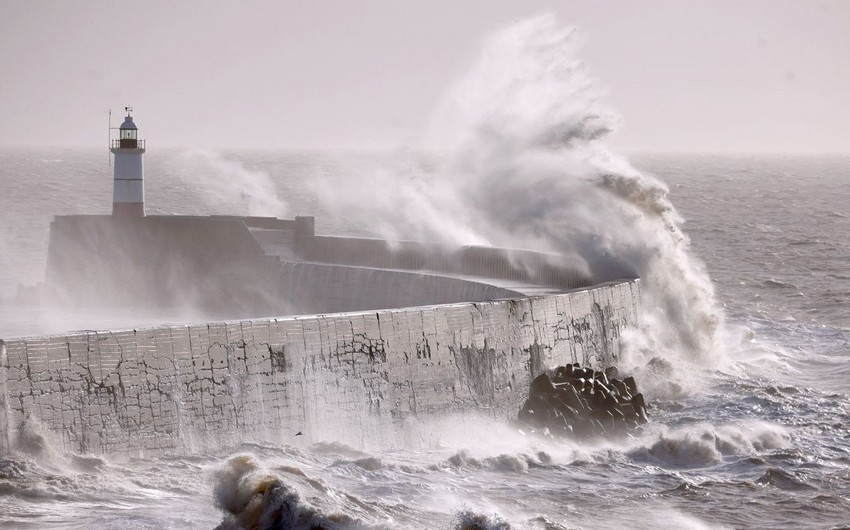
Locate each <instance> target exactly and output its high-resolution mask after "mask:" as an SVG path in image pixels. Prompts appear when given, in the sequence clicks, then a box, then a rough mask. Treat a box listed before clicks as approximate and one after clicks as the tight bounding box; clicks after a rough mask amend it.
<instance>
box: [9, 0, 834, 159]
mask: <svg viewBox="0 0 850 530" xmlns="http://www.w3.org/2000/svg"><path fill="white" fill-rule="evenodd" d="M549 12H551V13H554V14H555V15H556V16H557V18H558V20H559V21H561V22H562V23H563V24H564V25H575V26H578V27H579V28H580V29H581V30H582V31H583V33H584V34H585V36H586V39H585V44H584V47H583V49H582V52H581V54H580V55H581V56H582V57H583V58H584V59H585V60H586V61H587V64H588V66H589V69H590V72H591V73H592V74H593V75H594V76H595V77H596V78H598V79H599V80H600V82H601V85H602V86H603V87H605V88H606V90H607V91H608V96H607V98H606V101H607V102H608V104H609V105H610V106H611V107H613V108H615V109H616V110H617V111H619V113H620V114H621V115H622V116H623V120H624V124H623V126H622V127H621V129H620V130H619V131H618V132H616V133H615V134H614V135H613V136H612V137H611V138H610V143H611V144H612V145H613V146H614V147H615V148H618V149H623V150H637V151H640V150H651V151H833V152H835V151H839V152H850V1H795V2H789V1H781V0H769V1H742V0H735V1H729V2H725V1H724V2H721V1H696V0H694V1H680V0H677V1H670V2H658V1H652V2H648V1H642V2H637V1H622V2H599V1H594V2H589V1H577V2H568V1H550V2H546V1H519V0H515V1H506V0H480V1H466V0H465V1H460V2H459V1H450V2H449V1H435V0H429V1H420V2H406V1H399V0H386V1H365V0H363V1H354V0H343V1H317V2H305V1H303V0H301V1H298V2H295V1H268V2H257V1H246V2H213V1H204V2H185V1H180V2H174V1H171V0H169V1H150V0H145V1H140V2H116V1H114V0H109V1H98V2H95V1H74V2H70V1H56V2H46V1H22V0H0V144H2V145H92V146H97V145H103V144H105V142H106V137H107V131H106V123H107V109H109V108H110V107H111V108H112V109H113V113H114V114H116V116H114V117H113V118H114V119H113V121H114V123H115V124H117V123H118V121H119V117H120V109H121V108H122V107H123V106H124V105H127V104H132V105H133V106H134V107H135V109H136V112H135V115H136V119H137V123H138V124H139V127H140V132H141V135H140V136H141V137H143V138H146V139H147V141H148V143H149V145H148V148H149V150H150V148H151V147H153V146H154V145H163V146H166V145H167V146H183V147H225V146H232V147H262V148H304V147H306V148H321V147H339V148H360V147H366V148H373V147H377V148H386V147H390V148H392V147H397V146H401V145H415V144H416V143H417V141H418V140H419V139H420V137H421V135H422V133H423V131H424V128H425V126H426V125H427V123H428V120H429V116H431V113H432V111H433V109H434V106H435V104H436V102H437V101H438V99H439V98H440V97H441V95H442V94H443V93H444V92H445V90H446V89H447V87H448V86H449V84H450V83H451V82H452V81H453V80H454V79H456V78H458V77H459V76H460V75H462V74H463V73H464V72H465V71H466V70H467V69H468V68H469V66H470V65H471V64H473V63H474V61H475V60H476V54H477V52H478V51H479V46H480V43H481V42H482V39H483V38H484V37H485V36H486V35H488V34H489V33H491V32H493V31H494V30H497V29H499V28H502V27H504V26H506V25H508V24H510V23H511V22H514V21H517V20H521V19H523V18H526V17H528V16H534V15H539V14H542V13H549Z"/></svg>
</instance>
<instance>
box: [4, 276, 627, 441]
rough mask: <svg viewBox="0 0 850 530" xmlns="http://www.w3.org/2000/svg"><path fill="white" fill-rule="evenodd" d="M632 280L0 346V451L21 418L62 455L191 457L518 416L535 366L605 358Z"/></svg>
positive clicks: (613, 354)
mask: <svg viewBox="0 0 850 530" xmlns="http://www.w3.org/2000/svg"><path fill="white" fill-rule="evenodd" d="M639 303H640V292H639V282H638V281H624V282H617V283H611V284H605V285H600V286H596V287H594V288H590V289H587V290H581V291H573V292H569V293H564V294H558V295H550V296H543V297H536V298H521V299H511V300H495V301H489V302H476V303H460V304H451V305H441V306H428V307H412V308H405V309H386V310H378V311H370V312H358V313H346V314H331V315H317V316H303V317H286V318H278V319H273V318H270V319H261V320H245V321H236V322H224V323H210V324H205V325H190V326H172V327H162V328H153V329H139V330H126V331H98V332H84V333H75V334H71V335H60V336H47V337H37V338H26V339H20V340H13V341H8V342H6V343H5V345H3V344H2V343H0V353H2V355H0V361H2V363H0V448H3V447H8V445H9V443H10V440H12V439H14V434H15V431H16V429H17V428H19V426H20V425H21V424H22V422H23V421H25V419H26V418H33V419H35V420H37V421H38V422H39V423H40V424H41V425H43V426H45V427H46V428H47V429H49V430H51V431H52V432H53V433H54V434H55V437H56V438H57V439H58V440H59V442H60V443H61V444H62V446H63V449H65V450H70V451H75V452H82V453H106V454H115V455H127V456H131V455H137V454H142V453H148V454H149V453H151V452H197V451H203V450H206V449H212V448H214V447H215V446H217V445H219V444H221V443H232V442H238V441H243V440H250V441H254V442H262V441H275V442H278V443H280V442H281V441H286V440H288V439H290V438H291V437H292V436H294V433H296V432H298V431H303V432H304V434H305V436H304V438H305V439H306V440H307V441H319V440H328V439H334V438H337V437H338V436H339V435H340V433H343V432H347V433H358V435H359V436H361V437H362V439H363V440H376V441H380V440H382V439H384V438H385V437H387V436H389V435H388V434H387V431H388V429H387V427H388V426H389V427H392V426H393V425H397V424H398V423H399V422H404V421H406V420H407V419H408V418H410V417H412V416H415V417H417V418H427V417H429V416H434V415H444V414H453V413H464V412H466V411H469V410H470V409H474V410H476V411H478V412H483V413H484V414H487V415H490V416H491V417H493V418H495V419H499V420H504V419H507V418H508V417H509V416H511V415H513V414H515V413H516V411H517V410H519V407H520V406H521V404H522V402H523V400H524V399H525V398H526V394H527V391H528V385H529V382H530V381H531V379H532V378H533V377H534V376H536V375H538V374H539V373H540V371H541V370H543V369H544V368H548V367H554V366H556V365H563V364H565V363H572V362H578V363H580V364H582V365H585V366H595V367H601V366H605V365H610V364H614V363H616V361H617V357H618V355H619V337H620V332H621V330H622V329H623V327H625V326H628V325H631V324H634V322H635V321H636V317H637V311H638V309H639Z"/></svg>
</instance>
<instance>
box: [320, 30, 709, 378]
mask: <svg viewBox="0 0 850 530" xmlns="http://www.w3.org/2000/svg"><path fill="white" fill-rule="evenodd" d="M577 40H578V36H577V32H576V31H575V30H573V29H569V28H564V27H562V26H561V25H559V24H558V22H557V21H556V20H555V19H554V18H553V17H550V16H545V17H540V18H534V19H531V20H527V21H525V22H522V23H520V24H517V25H515V26H512V27H509V28H507V29H504V30H502V31H500V32H499V33H497V34H495V35H494V36H492V37H490V38H489V39H487V41H486V42H485V43H484V48H483V50H482V52H481V56H480V58H479V62H478V64H476V65H474V66H473V67H472V69H471V71H470V73H469V74H467V75H466V76H465V77H464V78H463V79H461V80H460V81H458V82H457V83H456V84H455V86H453V87H452V88H451V89H450V90H449V91H448V93H447V95H446V96H445V98H444V99H443V102H442V104H441V106H440V108H439V109H438V110H437V111H436V112H435V117H434V120H433V124H432V128H431V132H430V138H431V140H430V144H431V146H432V147H435V148H436V149H437V155H436V158H435V159H432V160H431V161H430V163H429V164H427V165H423V164H422V163H418V161H417V159H416V158H413V157H405V156H404V153H400V154H399V156H398V158H397V159H396V165H395V167H394V168H393V170H392V172H389V170H386V171H384V172H380V173H378V175H377V176H373V175H362V176H361V178H357V179H351V180H350V181H348V184H347V185H346V183H345V182H340V181H339V180H333V181H332V182H328V181H324V182H321V183H320V184H319V185H318V186H319V188H318V189H319V191H320V192H321V193H320V194H319V195H318V196H319V197H320V198H321V200H322V201H323V203H324V204H325V205H326V207H327V208H328V209H330V210H334V211H343V212H345V213H346V215H348V216H351V217H353V220H354V221H355V222H357V223H358V224H361V225H364V226H368V227H370V228H371V229H372V230H374V231H376V232H378V233H380V234H382V235H384V236H385V237H388V238H405V237H406V238H424V239H429V240H438V241H444V242H445V244H446V245H456V244H482V243H488V244H492V245H494V246H500V247H507V248H532V249H534V250H541V251H551V252H558V253H561V254H564V255H567V256H573V258H574V261H575V263H576V264H577V265H578V266H579V267H580V268H582V269H583V270H584V272H586V273H588V274H589V275H591V276H592V277H594V278H595V279H596V280H598V281H605V280H610V279H615V278H624V277H632V276H635V275H637V276H640V277H641V278H642V280H643V289H644V299H643V304H644V313H643V315H642V323H641V327H640V330H639V333H635V334H634V335H633V336H631V337H630V338H629V352H630V354H631V357H630V358H629V359H628V361H627V363H628V364H631V365H633V366H638V365H640V364H642V363H645V362H646V361H648V360H650V359H651V358H653V357H662V358H664V359H666V360H668V361H671V362H675V361H685V362H689V363H690V362H697V363H700V364H703V365H713V364H715V361H717V357H719V356H721V355H722V354H721V352H720V351H719V349H718V340H717V334H718V332H719V330H720V328H721V325H722V320H723V316H722V311H721V310H720V309H719V307H718V306H717V303H716V301H715V299H714V290H713V287H712V285H711V282H710V280H709V278H708V274H707V273H706V271H705V268H704V267H703V266H702V264H701V263H700V262H699V261H698V260H696V259H695V258H694V257H693V256H692V255H691V252H690V242H689V240H688V237H687V236H686V235H685V234H684V232H683V231H682V229H681V225H682V219H681V218H680V216H679V214H678V213H677V212H676V210H675V209H674V208H673V205H672V204H671V203H670V201H669V199H668V197H667V193H668V190H667V187H666V186H665V185H664V184H663V183H662V182H660V181H659V180H657V179H656V178H654V177H652V176H649V175H646V174H644V173H641V172H640V171H638V170H636V169H634V168H633V167H632V166H631V165H630V164H629V163H628V162H627V161H626V160H625V159H623V158H620V157H618V156H616V155H614V154H612V153H611V152H609V151H608V150H607V149H606V148H605V146H604V144H603V143H602V140H603V139H604V137H605V136H606V135H607V134H608V133H609V132H610V131H611V130H612V129H614V128H615V127H616V125H617V121H618V119H617V117H616V116H615V115H614V114H613V113H612V112H611V111H609V110H607V109H606V108H605V107H604V106H603V105H602V104H601V103H600V102H599V97H600V89H599V88H598V86H597V83H596V82H595V81H594V80H593V79H592V78H591V77H590V75H589V74H588V72H587V68H586V66H585V64H584V63H583V62H582V61H581V60H580V59H578V58H577V57H576V51H577V50H576V48H577ZM399 160H404V161H406V163H403V162H400V161H399ZM372 197H374V198H376V199H370V198H372Z"/></svg>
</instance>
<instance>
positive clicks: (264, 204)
mask: <svg viewBox="0 0 850 530" xmlns="http://www.w3.org/2000/svg"><path fill="white" fill-rule="evenodd" d="M178 168H179V171H178V172H177V176H178V177H180V178H181V180H183V181H184V183H185V184H187V185H191V186H193V187H197V188H198V189H197V191H198V192H199V196H200V197H202V198H204V199H206V201H207V202H208V203H209V204H210V206H212V207H214V211H215V212H216V213H226V214H231V215H254V216H268V217H285V216H286V215H287V212H288V210H289V208H288V207H287V204H286V202H285V201H283V200H282V199H281V198H280V197H279V196H278V194H277V190H276V188H275V184H274V181H273V180H272V178H271V177H270V176H269V174H268V173H266V172H264V171H254V170H250V169H248V168H246V167H245V166H243V165H242V163H241V162H239V161H237V160H231V159H229V158H226V157H224V156H222V155H221V154H219V153H216V152H212V151H201V150H193V151H187V152H185V153H182V154H181V156H180V160H179V163H178Z"/></svg>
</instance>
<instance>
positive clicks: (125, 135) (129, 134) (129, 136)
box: [121, 129, 136, 140]
mask: <svg viewBox="0 0 850 530" xmlns="http://www.w3.org/2000/svg"><path fill="white" fill-rule="evenodd" d="M121 139H122V140H135V139H136V130H135V129H121Z"/></svg>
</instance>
